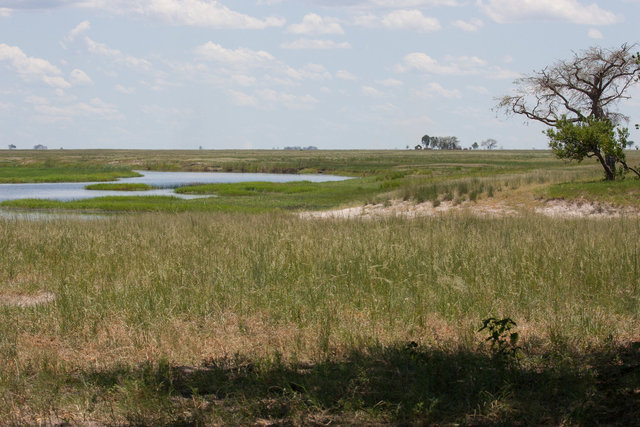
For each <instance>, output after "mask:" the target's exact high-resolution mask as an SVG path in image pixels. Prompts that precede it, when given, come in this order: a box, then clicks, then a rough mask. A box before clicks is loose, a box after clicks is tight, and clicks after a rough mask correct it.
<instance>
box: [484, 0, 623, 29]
mask: <svg viewBox="0 0 640 427" xmlns="http://www.w3.org/2000/svg"><path fill="white" fill-rule="evenodd" d="M478 4H479V6H480V8H482V9H483V10H484V12H485V13H486V14H487V16H489V17H490V18H491V19H493V20H494V21H495V22H498V23H501V24H502V23H508V22H517V21H526V20H535V21H539V20H542V21H555V20H560V21H567V22H572V23H574V24H584V25H611V24H615V23H617V22H620V21H621V20H622V18H621V17H619V16H616V14H614V13H613V12H610V11H608V10H604V9H601V8H600V7H599V6H598V5H597V4H595V3H593V4H590V5H589V6H584V5H582V4H581V3H579V2H578V1H577V0H478Z"/></svg>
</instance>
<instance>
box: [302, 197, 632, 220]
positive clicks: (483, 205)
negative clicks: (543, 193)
mask: <svg viewBox="0 0 640 427" xmlns="http://www.w3.org/2000/svg"><path fill="white" fill-rule="evenodd" d="M527 212H533V213H537V214H540V215H546V216H550V217H558V218H586V217H589V218H619V217H633V218H638V217H640V210H639V209H637V208H633V207H624V208H622V207H616V206H611V205H606V204H602V203H593V202H587V201H567V200H547V201H543V202H535V201H533V200H531V201H530V202H528V203H513V204H509V203H507V202H506V201H504V200H497V199H481V200H479V201H477V202H470V201H465V202H462V203H460V204H454V203H453V202H449V201H447V202H442V203H440V205H438V206H437V207H434V206H433V204H432V203H431V202H424V203H411V202H407V201H399V200H395V201H392V202H390V203H389V204H384V205H383V204H376V205H364V206H358V207H353V208H345V209H336V210H330V211H311V212H301V213H300V217H301V218H307V219H373V218H388V217H404V218H416V217H424V216H434V215H441V214H445V213H447V214H452V213H460V214H462V213H465V214H471V215H476V216H481V217H504V216H514V215H522V214H525V213H527Z"/></svg>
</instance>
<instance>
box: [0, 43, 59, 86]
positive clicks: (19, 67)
mask: <svg viewBox="0 0 640 427" xmlns="http://www.w3.org/2000/svg"><path fill="white" fill-rule="evenodd" d="M0 62H5V63H6V64H7V65H8V67H9V68H10V69H12V70H13V71H15V72H16V73H18V75H19V76H20V77H21V78H22V79H23V80H25V81H34V80H36V81H37V80H39V81H42V82H44V83H45V84H47V85H49V86H52V87H56V88H68V87H71V84H70V83H69V82H67V81H66V80H65V79H64V78H63V77H62V76H61V75H62V72H61V71H60V69H59V68H58V67H56V66H55V65H53V64H51V63H50V62H49V61H47V60H45V59H41V58H35V57H32V56H27V55H26V54H25V53H24V52H23V51H22V49H20V48H19V47H17V46H9V45H6V44H4V43H0Z"/></svg>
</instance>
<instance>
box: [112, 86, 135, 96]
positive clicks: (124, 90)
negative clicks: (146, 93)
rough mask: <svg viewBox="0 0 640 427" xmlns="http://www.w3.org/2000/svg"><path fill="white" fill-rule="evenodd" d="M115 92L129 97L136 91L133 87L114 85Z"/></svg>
mask: <svg viewBox="0 0 640 427" xmlns="http://www.w3.org/2000/svg"><path fill="white" fill-rule="evenodd" d="M116 91H118V92H120V93H124V94H125V95H131V94H132V93H134V92H135V91H136V88H135V87H126V86H122V85H120V84H118V85H116Z"/></svg>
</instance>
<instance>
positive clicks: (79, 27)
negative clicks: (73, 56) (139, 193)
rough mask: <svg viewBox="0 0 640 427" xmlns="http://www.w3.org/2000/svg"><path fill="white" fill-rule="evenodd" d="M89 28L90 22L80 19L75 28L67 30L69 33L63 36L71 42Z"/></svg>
mask: <svg viewBox="0 0 640 427" xmlns="http://www.w3.org/2000/svg"><path fill="white" fill-rule="evenodd" d="M90 28H91V23H90V22H89V21H82V22H81V23H79V24H78V25H76V27H75V28H73V29H72V30H71V31H69V34H67V36H66V37H65V38H64V39H65V41H68V42H72V41H74V40H75V39H76V38H77V37H78V36H79V35H80V34H82V33H85V32H87V31H89V29H90Z"/></svg>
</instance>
